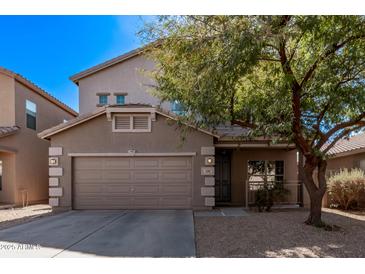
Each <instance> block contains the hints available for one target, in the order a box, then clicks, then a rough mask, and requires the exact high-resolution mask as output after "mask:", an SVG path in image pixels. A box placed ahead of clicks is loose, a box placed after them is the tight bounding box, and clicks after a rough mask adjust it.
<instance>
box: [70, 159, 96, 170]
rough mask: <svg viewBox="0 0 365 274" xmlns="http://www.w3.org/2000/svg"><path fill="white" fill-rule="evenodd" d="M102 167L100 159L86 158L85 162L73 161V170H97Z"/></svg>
mask: <svg viewBox="0 0 365 274" xmlns="http://www.w3.org/2000/svg"><path fill="white" fill-rule="evenodd" d="M102 165H103V159H101V158H88V160H87V161H75V163H74V168H75V169H76V170H82V169H91V170H92V169H99V168H101V167H102Z"/></svg>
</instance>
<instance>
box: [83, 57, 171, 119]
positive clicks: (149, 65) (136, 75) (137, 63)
mask: <svg viewBox="0 0 365 274" xmlns="http://www.w3.org/2000/svg"><path fill="white" fill-rule="evenodd" d="M153 68H154V64H153V62H152V61H150V60H148V59H146V57H143V56H136V57H133V58H131V59H128V60H126V61H124V62H122V63H119V64H116V65H114V66H112V67H109V68H106V69H103V70H101V71H98V72H96V73H94V74H92V75H90V76H87V77H85V78H82V79H81V80H79V99H80V103H79V108H80V114H84V113H89V112H92V111H94V110H95V108H97V104H98V99H99V98H98V96H97V93H110V96H109V97H108V100H109V101H108V103H109V104H115V103H116V101H115V100H116V98H115V96H114V93H128V95H127V96H126V98H125V102H126V103H127V104H128V103H142V104H151V105H155V106H157V105H160V104H161V103H160V100H159V99H157V98H156V97H154V96H152V95H151V92H150V90H151V88H150V87H148V86H147V85H151V84H153V81H152V80H151V79H150V77H148V75H147V74H146V72H147V71H151V70H152V69H153ZM142 70H145V71H146V72H143V71H142ZM161 107H162V108H164V109H166V110H170V109H169V108H170V104H169V103H167V102H165V103H163V104H161Z"/></svg>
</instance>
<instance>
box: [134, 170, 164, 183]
mask: <svg viewBox="0 0 365 274" xmlns="http://www.w3.org/2000/svg"><path fill="white" fill-rule="evenodd" d="M159 178H160V173H159V172H158V171H154V170H151V171H140V172H133V179H134V181H136V182H145V181H146V180H148V181H152V182H158V181H159Z"/></svg>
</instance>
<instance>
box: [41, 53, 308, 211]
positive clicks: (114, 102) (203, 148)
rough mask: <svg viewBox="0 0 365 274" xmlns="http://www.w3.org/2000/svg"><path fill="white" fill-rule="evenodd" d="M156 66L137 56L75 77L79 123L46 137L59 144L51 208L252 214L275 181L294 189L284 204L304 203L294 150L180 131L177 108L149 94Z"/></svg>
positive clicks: (220, 130) (226, 130)
mask: <svg viewBox="0 0 365 274" xmlns="http://www.w3.org/2000/svg"><path fill="white" fill-rule="evenodd" d="M153 68H154V63H153V62H151V61H150V60H148V59H146V57H145V56H144V55H143V51H141V50H139V49H137V50H134V51H131V52H129V53H127V54H124V55H122V56H119V57H117V58H114V59H112V60H109V61H107V62H104V63H102V64H99V65H97V66H94V67H92V68H89V69H87V70H85V71H82V72H80V73H78V74H76V75H74V76H72V77H71V80H72V81H73V82H74V83H75V84H76V85H78V87H79V97H80V100H79V101H80V116H79V117H77V118H76V119H73V120H70V121H68V122H67V123H64V124H60V125H58V126H56V127H53V128H50V129H48V130H45V131H43V132H41V133H40V134H39V136H40V137H41V138H43V139H46V140H50V142H51V148H50V151H49V152H50V163H52V165H51V166H50V179H49V180H50V190H49V193H50V199H49V202H50V204H51V205H53V206H59V207H65V208H74V209H127V208H133V209H134V208H148V209H157V208H159V209H165V208H193V209H207V208H211V207H212V206H214V205H228V206H229V205H232V206H247V205H248V204H250V203H253V202H254V193H255V189H257V186H258V185H260V184H263V182H272V181H282V182H284V184H285V185H286V187H287V188H289V190H290V195H289V197H287V198H288V199H287V201H286V202H288V203H298V202H299V200H300V199H298V197H302V194H301V191H300V185H299V184H298V172H297V152H296V149H295V148H294V147H292V146H288V145H286V144H276V145H270V142H269V141H268V140H265V139H258V140H254V141H242V138H239V137H240V136H242V135H244V134H245V133H246V132H245V130H244V129H241V128H239V127H236V126H230V125H228V126H221V127H217V128H215V129H212V130H206V129H200V128H196V127H193V126H189V125H184V126H182V127H181V126H179V124H178V122H177V121H176V120H177V118H176V117H177V116H176V115H179V114H181V111H182V110H181V107H180V106H179V104H178V103H177V102H161V101H160V100H159V99H158V98H156V97H154V96H152V95H151V94H150V92H149V86H150V85H151V84H153V81H152V79H149V78H147V76H146V74H143V73H141V70H152V69H153ZM186 129H188V130H187V132H186ZM183 134H185V135H184V136H185V138H184V140H182V138H181V136H182V135H183Z"/></svg>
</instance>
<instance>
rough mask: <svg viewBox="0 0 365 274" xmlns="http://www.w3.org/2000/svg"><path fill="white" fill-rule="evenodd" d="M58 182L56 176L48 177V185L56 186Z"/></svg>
mask: <svg viewBox="0 0 365 274" xmlns="http://www.w3.org/2000/svg"><path fill="white" fill-rule="evenodd" d="M58 183H59V179H58V178H54V177H51V178H49V179H48V185H49V186H58Z"/></svg>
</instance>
